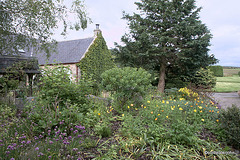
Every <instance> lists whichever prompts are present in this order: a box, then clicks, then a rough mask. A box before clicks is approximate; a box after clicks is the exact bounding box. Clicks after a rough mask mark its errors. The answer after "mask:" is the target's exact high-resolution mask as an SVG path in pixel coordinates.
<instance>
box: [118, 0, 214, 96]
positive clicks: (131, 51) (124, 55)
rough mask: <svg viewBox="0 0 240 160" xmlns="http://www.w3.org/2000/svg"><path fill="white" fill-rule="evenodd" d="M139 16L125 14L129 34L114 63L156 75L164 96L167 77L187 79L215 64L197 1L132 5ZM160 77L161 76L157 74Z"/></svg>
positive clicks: (159, 0)
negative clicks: (209, 53)
mask: <svg viewBox="0 0 240 160" xmlns="http://www.w3.org/2000/svg"><path fill="white" fill-rule="evenodd" d="M135 4H136V5H137V6H138V9H139V10H140V12H141V14H136V13H135V14H133V15H129V14H124V17H123V18H124V19H126V20H128V25H129V28H130V33H129V34H125V35H124V36H123V37H122V41H123V43H125V46H120V45H116V48H115V49H114V51H113V52H114V54H115V55H116V61H117V62H120V63H121V65H122V66H130V67H142V68H144V69H146V70H148V71H152V72H154V73H158V74H157V76H158V77H159V79H160V80H161V81H160V82H159V85H158V90H159V91H161V92H163V90H164V80H165V76H168V73H175V75H176V77H179V76H181V75H184V76H189V74H190V75H191V74H192V73H194V72H196V71H197V70H198V69H199V68H201V67H206V66H208V65H210V64H214V63H216V61H217V60H216V59H215V58H214V56H213V55H208V51H209V49H208V47H209V46H210V39H211V37H212V35H211V34H210V31H209V30H208V28H207V26H206V25H205V24H203V23H202V22H201V21H200V20H199V12H200V10H201V8H197V6H196V0H191V1H184V0H181V1H170V0H152V1H150V0H142V1H141V2H136V3H135ZM159 73H160V74H159Z"/></svg>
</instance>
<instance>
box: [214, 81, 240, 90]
mask: <svg viewBox="0 0 240 160" xmlns="http://www.w3.org/2000/svg"><path fill="white" fill-rule="evenodd" d="M239 90H240V83H228V82H217V84H216V87H215V88H214V91H215V92H237V91H239Z"/></svg>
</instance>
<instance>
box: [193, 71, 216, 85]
mask: <svg viewBox="0 0 240 160" xmlns="http://www.w3.org/2000/svg"><path fill="white" fill-rule="evenodd" d="M191 82H192V83H193V85H194V86H195V87H197V88H205V89H208V88H213V87H214V86H215V85H216V78H215V77H214V75H213V73H212V72H211V71H210V70H209V69H204V68H201V69H200V70H199V71H197V72H196V73H195V75H194V76H192V77H191Z"/></svg>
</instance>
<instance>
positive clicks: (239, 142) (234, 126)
mask: <svg viewBox="0 0 240 160" xmlns="http://www.w3.org/2000/svg"><path fill="white" fill-rule="evenodd" d="M220 122H221V123H220V128H221V129H222V131H223V138H225V139H224V140H225V141H227V143H228V144H229V145H232V146H233V147H234V148H236V149H240V108H238V107H236V106H234V105H233V106H232V107H229V108H227V109H226V110H223V112H222V113H221V114H220Z"/></svg>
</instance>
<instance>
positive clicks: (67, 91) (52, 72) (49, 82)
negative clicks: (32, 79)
mask: <svg viewBox="0 0 240 160" xmlns="http://www.w3.org/2000/svg"><path fill="white" fill-rule="evenodd" d="M69 70H70V69H69V68H68V67H64V66H60V67H57V68H56V67H55V68H49V67H46V68H45V69H44V71H43V76H42V77H41V78H40V81H41V83H40V95H39V98H40V100H43V101H44V100H46V102H47V103H48V104H50V106H52V104H53V103H54V104H55V103H57V104H58V105H60V106H65V104H66V102H68V103H70V104H76V105H78V106H79V107H80V106H81V108H82V111H83V112H84V111H86V110H87V109H84V108H83V105H84V104H86V103H88V99H87V97H86V95H87V94H89V93H90V92H91V84H92V83H91V81H85V80H84V79H80V80H79V81H78V82H74V81H71V80H70V78H69V77H70V74H69Z"/></svg>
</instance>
